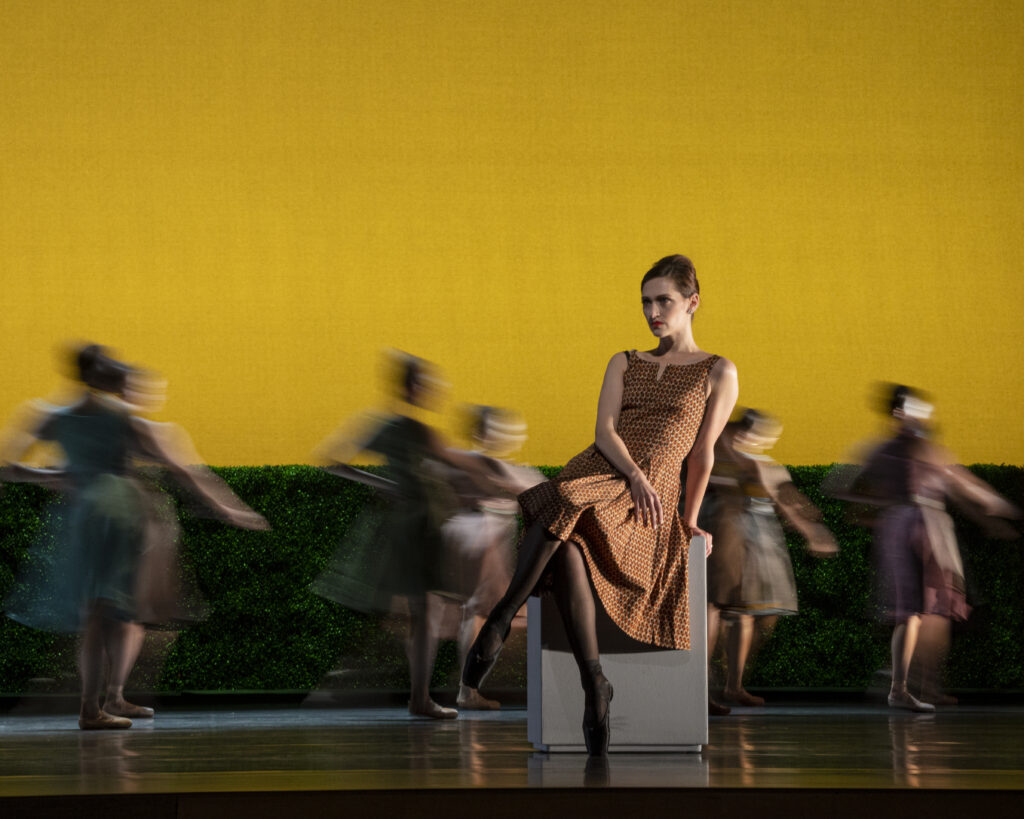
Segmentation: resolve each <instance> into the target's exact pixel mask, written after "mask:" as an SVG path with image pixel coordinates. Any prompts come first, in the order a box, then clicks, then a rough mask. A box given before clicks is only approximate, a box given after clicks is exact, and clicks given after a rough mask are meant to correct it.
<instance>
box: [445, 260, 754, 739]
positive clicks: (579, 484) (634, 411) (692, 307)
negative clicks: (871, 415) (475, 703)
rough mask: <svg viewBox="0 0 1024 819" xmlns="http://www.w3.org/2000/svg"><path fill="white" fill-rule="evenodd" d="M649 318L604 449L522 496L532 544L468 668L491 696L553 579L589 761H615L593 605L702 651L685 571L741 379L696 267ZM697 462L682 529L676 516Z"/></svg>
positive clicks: (675, 267)
mask: <svg viewBox="0 0 1024 819" xmlns="http://www.w3.org/2000/svg"><path fill="white" fill-rule="evenodd" d="M640 292H641V303H642V305H643V313H644V318H645V319H646V320H647V323H648V326H649V327H650V330H651V332H652V333H653V334H654V336H655V338H657V339H658V345H657V347H655V348H654V349H653V350H651V351H649V352H644V353H640V352H637V351H636V350H633V351H630V352H628V353H616V354H615V355H614V356H613V357H612V359H611V361H610V362H609V364H608V369H607V371H606V372H605V377H604V383H603V385H602V387H601V395H600V398H599V400H598V405H597V427H596V431H595V441H594V444H593V445H592V446H590V447H588V448H587V449H586V450H584V451H583V452H582V453H580V454H579V455H577V456H576V457H575V458H573V459H572V460H571V461H569V463H568V464H566V466H565V468H564V469H563V470H562V472H561V473H560V474H559V475H558V477H557V478H554V479H553V480H551V481H546V482H544V483H542V484H539V485H538V486H535V487H533V488H532V489H529V490H527V491H526V492H524V493H522V494H521V495H520V496H519V503H520V506H521V507H522V509H523V517H524V519H525V522H526V533H525V535H524V537H523V541H522V544H521V546H520V550H519V560H518V563H517V566H516V570H515V574H514V575H513V577H512V582H511V584H510V585H509V588H508V591H506V592H505V596H504V597H503V598H502V600H501V602H499V603H498V605H497V606H496V607H495V608H494V610H493V611H492V612H491V614H490V616H489V617H488V618H487V621H486V622H485V623H484V626H483V628H482V629H481V630H480V634H479V635H478V636H477V639H476V642H475V643H474V644H473V648H472V649H471V650H470V652H469V656H468V657H467V659H466V665H465V667H464V669H463V673H462V682H463V684H464V685H465V686H466V687H467V688H470V689H478V688H479V687H480V684H481V683H482V681H483V679H484V677H486V675H487V673H488V672H489V671H490V669H491V667H492V666H493V665H494V661H495V660H496V659H497V656H498V653H499V651H500V650H501V647H502V644H503V643H504V640H505V637H506V635H507V634H508V631H509V625H510V623H511V622H512V618H513V617H514V616H515V613H516V612H517V611H518V610H519V607H520V606H522V604H523V603H524V602H525V600H526V598H527V597H528V596H529V595H530V594H531V593H532V592H533V590H534V588H535V587H536V586H537V584H538V582H539V581H541V579H542V578H545V575H546V574H547V575H549V577H548V578H546V579H549V580H550V582H551V584H552V587H553V590H554V594H555V600H556V602H557V605H558V609H559V613H560V614H561V617H562V622H563V623H564V625H565V629H566V632H567V634H568V637H569V644H570V645H571V647H572V651H573V655H574V656H575V658H576V662H577V665H578V666H579V670H580V679H581V682H582V684H583V690H584V693H585V707H584V712H583V737H584V741H585V743H586V746H587V752H588V753H589V754H591V755H594V756H600V755H603V754H604V753H606V751H607V749H608V743H609V728H608V705H609V702H610V701H611V698H612V686H611V683H610V682H608V680H607V679H606V678H605V676H604V674H603V673H602V672H601V664H600V661H599V657H598V646H597V631H596V623H595V604H594V592H596V593H597V596H598V597H599V598H600V599H601V603H602V605H603V606H604V608H605V610H606V611H607V612H608V614H609V615H610V616H611V618H612V620H614V621H615V623H616V624H617V625H618V626H619V628H621V629H622V630H623V631H625V632H626V633H627V634H628V635H629V636H631V637H633V638H634V639H636V640H639V641H641V642H645V643H651V644H654V645H658V646H663V647H666V648H676V649H688V648H689V647H690V632H689V609H688V600H687V584H686V566H687V559H686V558H687V550H688V547H689V541H690V538H691V537H692V536H693V535H695V534H699V535H704V536H705V537H706V538H707V544H708V545H707V548H708V553H709V554H710V551H711V535H710V534H708V533H707V532H704V531H702V530H700V529H698V528H697V513H698V511H699V510H700V503H701V499H702V498H703V497H704V491H705V489H706V487H707V483H708V477H709V475H710V474H711V466H712V464H713V462H714V445H715V440H716V439H717V438H718V435H719V433H721V431H722V429H723V427H724V426H725V424H726V422H727V421H728V419H729V415H730V413H731V412H732V408H733V406H734V404H735V403H736V395H737V392H738V389H739V388H738V384H737V377H736V368H735V366H734V365H733V364H732V363H731V362H730V361H728V360H726V359H724V358H721V357H719V356H717V355H709V354H708V353H705V352H704V351H702V350H701V349H700V348H699V347H698V346H697V343H696V342H695V341H694V338H693V327H692V322H693V314H694V312H695V311H696V310H697V308H698V306H699V305H700V288H699V285H698V282H697V274H696V271H695V270H694V267H693V264H692V262H690V260H689V259H687V258H686V257H685V256H667V257H665V258H664V259H661V260H660V261H658V262H657V263H655V265H654V267H652V268H651V269H650V270H649V271H648V272H647V274H646V275H645V276H644V278H643V281H642V282H641V288H640ZM684 460H686V461H687V479H686V497H685V504H684V506H683V510H684V511H683V516H682V519H680V516H679V514H678V512H677V511H676V508H677V504H678V501H679V494H680V492H681V486H680V478H679V475H680V471H681V468H682V462H683V461H684Z"/></svg>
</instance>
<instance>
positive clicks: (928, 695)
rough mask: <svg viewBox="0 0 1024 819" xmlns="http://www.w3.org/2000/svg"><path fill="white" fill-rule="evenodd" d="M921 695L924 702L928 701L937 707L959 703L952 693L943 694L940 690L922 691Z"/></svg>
mask: <svg viewBox="0 0 1024 819" xmlns="http://www.w3.org/2000/svg"><path fill="white" fill-rule="evenodd" d="M921 697H922V699H923V700H924V701H925V702H930V703H932V704H933V705H935V706H939V707H942V706H950V705H959V704H960V700H958V699H957V698H956V697H954V696H953V695H952V694H944V693H942V692H941V691H922V692H921Z"/></svg>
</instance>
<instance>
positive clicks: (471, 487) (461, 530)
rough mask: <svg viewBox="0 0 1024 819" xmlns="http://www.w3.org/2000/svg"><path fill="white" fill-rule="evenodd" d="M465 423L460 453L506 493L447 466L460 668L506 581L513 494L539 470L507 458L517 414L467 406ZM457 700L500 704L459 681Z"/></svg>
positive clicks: (520, 432)
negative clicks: (456, 507)
mask: <svg viewBox="0 0 1024 819" xmlns="http://www.w3.org/2000/svg"><path fill="white" fill-rule="evenodd" d="M470 425H471V430H470V436H471V438H472V440H473V444H474V446H475V449H474V450H473V451H471V452H468V453H465V454H466V455H467V456H469V457H472V458H475V459H476V460H477V461H478V462H479V464H480V466H481V468H482V469H484V470H486V471H487V473H488V474H490V475H493V476H494V478H495V479H497V480H500V481H501V482H502V483H503V484H504V485H505V486H506V487H507V491H505V492H502V493H500V494H496V493H494V492H484V491H483V490H482V489H481V488H480V484H479V482H478V481H475V480H473V479H472V477H471V476H466V475H465V473H459V472H458V471H456V470H452V474H451V478H452V482H453V484H454V486H455V487H456V490H457V492H458V495H459V498H460V501H461V503H462V506H463V508H462V510H461V511H459V512H458V513H457V514H455V515H454V516H452V517H451V518H450V519H449V520H448V521H447V522H446V523H445V524H444V527H443V530H444V536H445V539H446V540H447V542H448V544H449V547H450V548H449V552H450V559H451V560H453V561H454V562H455V563H456V566H457V568H458V572H459V575H460V577H461V578H462V585H463V588H464V589H465V596H466V602H465V603H464V604H463V606H462V620H461V623H460V625H459V633H458V643H459V661H460V668H461V667H462V666H463V665H465V662H466V656H467V654H468V652H469V647H470V645H471V644H472V642H473V640H474V639H475V638H476V635H477V634H478V633H479V631H480V628H481V626H482V625H483V622H484V617H485V616H486V615H487V614H488V612H490V611H491V609H492V608H494V606H495V605H497V603H498V601H499V600H500V599H501V595H502V593H503V592H504V591H505V589H506V588H507V587H508V584H509V581H510V580H511V579H512V564H513V562H514V553H515V538H516V534H517V531H518V523H517V521H516V515H517V513H518V512H519V502H518V501H517V500H516V495H518V494H519V493H520V492H525V491H526V490H527V489H529V488H530V487H532V486H536V485H537V484H538V483H541V482H542V481H543V480H544V476H543V475H542V474H541V473H540V471H539V470H537V469H534V468H532V467H528V466H523V465H520V464H516V463H513V462H512V461H511V460H510V458H511V457H512V456H513V455H515V453H516V452H517V451H518V450H519V448H520V447H521V446H522V444H523V442H524V441H525V440H526V424H525V423H524V422H523V420H522V419H521V418H520V417H519V416H518V415H517V414H515V413H514V412H511V411H509V410H506V409H502V408H500V407H487V406H474V407H471V408H470ZM462 476H465V477H464V478H463V477H462ZM467 479H468V480H467ZM457 704H458V706H459V708H464V709H467V710H494V709H497V708H499V707H500V704H499V703H498V702H497V701H496V700H492V699H488V698H487V697H484V696H483V695H482V694H480V692H479V691H477V690H476V689H473V688H467V687H466V686H465V685H461V684H460V686H459V696H458V700H457Z"/></svg>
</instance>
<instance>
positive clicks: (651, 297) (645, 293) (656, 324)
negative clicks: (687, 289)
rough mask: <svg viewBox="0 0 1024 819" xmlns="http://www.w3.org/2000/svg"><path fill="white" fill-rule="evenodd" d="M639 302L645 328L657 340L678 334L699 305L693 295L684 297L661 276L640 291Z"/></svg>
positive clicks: (697, 299) (671, 283) (696, 297)
mask: <svg viewBox="0 0 1024 819" xmlns="http://www.w3.org/2000/svg"><path fill="white" fill-rule="evenodd" d="M640 302H641V304H642V305H643V308H644V318H645V319H647V326H648V327H650V328H651V332H652V333H654V335H655V336H656V337H657V338H662V337H664V336H670V335H673V334H674V333H678V332H679V331H680V330H682V329H683V328H684V327H685V326H686V325H687V324H689V322H690V319H691V318H692V313H693V311H694V310H696V309H697V305H698V304H699V303H700V297H699V296H698V295H697V294H696V293H695V294H694V295H692V296H690V297H689V298H687V297H685V296H684V295H683V294H682V293H680V292H679V290H678V289H677V288H676V286H675V283H674V282H673V281H672V279H670V278H668V277H667V276H662V277H660V278H657V279H651V280H650V281H649V282H647V284H645V285H644V286H643V288H642V289H641V290H640Z"/></svg>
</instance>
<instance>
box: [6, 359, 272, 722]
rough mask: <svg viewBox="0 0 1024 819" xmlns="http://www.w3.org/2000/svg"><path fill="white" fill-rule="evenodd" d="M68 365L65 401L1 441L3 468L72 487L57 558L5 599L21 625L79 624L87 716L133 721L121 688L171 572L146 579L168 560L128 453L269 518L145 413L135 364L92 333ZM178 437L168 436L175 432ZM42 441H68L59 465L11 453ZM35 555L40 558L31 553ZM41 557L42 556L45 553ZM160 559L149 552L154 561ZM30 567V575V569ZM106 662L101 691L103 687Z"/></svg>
mask: <svg viewBox="0 0 1024 819" xmlns="http://www.w3.org/2000/svg"><path fill="white" fill-rule="evenodd" d="M75 367H76V369H77V372H78V377H79V380H80V381H81V382H82V384H83V386H84V388H85V389H84V393H83V394H82V395H81V397H80V398H79V399H78V400H76V401H74V402H73V403H71V404H70V405H68V406H59V407H55V406H50V405H45V406H44V405H38V406H36V407H35V408H34V409H33V411H32V413H31V415H32V418H31V421H30V422H29V423H27V424H24V425H23V427H22V429H21V430H20V432H19V433H18V434H17V435H16V437H14V439H13V440H12V441H11V442H10V443H9V445H8V447H7V450H6V451H5V453H4V459H3V460H4V462H5V463H6V464H7V466H5V467H4V469H3V470H2V477H3V479H5V480H18V481H29V482H38V483H50V484H52V483H53V482H54V480H59V481H60V482H61V485H62V486H63V487H64V488H65V489H66V490H67V491H68V493H69V495H70V505H69V508H68V511H67V513H66V519H65V524H64V527H63V529H62V530H61V531H60V532H59V533H58V543H57V546H56V552H55V555H56V560H55V563H54V564H53V568H52V570H51V571H50V572H49V573H45V572H44V573H43V574H42V575H41V576H39V577H37V578H36V579H37V580H38V583H37V584H36V587H35V588H33V589H32V590H31V591H30V592H29V593H28V594H27V595H25V596H24V599H19V598H18V595H17V594H15V595H13V596H12V598H11V599H9V600H8V601H7V604H6V607H7V609H8V615H9V616H11V617H12V618H14V619H16V620H19V621H21V622H23V623H25V624H26V625H30V626H35V627H39V628H46V629H49V630H54V631H74V630H79V629H81V630H84V634H83V637H82V646H81V654H80V665H81V673H82V707H81V715H80V718H79V725H80V726H81V727H82V728H86V729H94V728H129V727H131V724H132V723H131V720H130V719H128V718H127V717H136V718H138V717H151V716H152V715H153V711H152V709H149V708H143V707H142V706H137V705H133V704H132V703H130V702H128V701H126V700H125V699H124V684H125V681H126V680H127V678H128V674H129V672H130V671H131V669H132V667H133V666H134V664H135V660H136V659H137V657H138V654H139V650H140V648H141V646H142V638H143V626H142V624H141V623H140V622H139V621H140V620H149V618H150V616H151V615H152V614H153V612H159V611H161V610H166V606H165V602H166V601H160V600H158V599H156V598H158V597H160V596H161V595H162V594H165V592H166V589H167V588H172V587H173V582H174V581H173V578H164V583H163V584H162V583H160V582H156V583H154V582H152V581H153V580H154V578H153V569H154V565H160V566H166V561H165V558H166V555H165V554H162V548H163V546H165V545H166V544H156V543H155V542H154V537H153V530H154V528H155V527H154V524H155V521H154V520H153V517H152V516H153V507H152V505H151V503H150V499H149V497H148V496H147V493H146V490H145V489H143V488H142V486H141V485H140V483H139V482H138V480H136V479H135V478H134V477H132V461H133V459H145V460H147V461H156V462H157V463H160V464H162V465H163V466H165V467H167V468H168V469H169V471H170V474H171V475H172V476H173V477H174V478H175V479H176V480H177V481H178V482H179V483H181V484H182V485H183V486H184V487H186V488H187V489H189V490H190V491H192V492H193V493H194V494H196V495H197V496H198V497H199V499H200V500H202V502H203V503H204V504H205V505H207V506H209V507H210V508H211V509H212V510H213V511H215V512H216V513H217V514H218V515H220V516H221V517H222V518H223V519H224V520H225V522H227V523H230V524H232V525H234V526H240V527H243V528H248V529H266V528H267V522H266V521H265V520H264V519H263V518H262V517H261V516H260V515H258V514H257V513H255V512H253V511H252V510H251V509H250V508H249V507H248V506H246V505H245V504H244V503H242V502H241V501H240V500H239V499H238V498H237V497H235V495H234V493H232V492H231V490H230V489H228V487H227V485H226V484H224V483H223V481H221V480H220V479H219V478H217V477H216V476H215V475H213V474H212V473H211V472H209V471H208V470H205V469H202V468H199V467H196V466H195V465H194V464H195V460H194V459H192V458H188V459H187V460H183V459H182V458H181V457H180V456H179V454H178V453H179V450H181V451H184V452H189V453H191V452H192V451H193V450H192V449H191V446H190V445H189V443H188V442H187V439H186V438H185V436H184V433H183V432H182V431H181V430H180V428H173V429H172V428H171V427H170V425H167V424H156V423H153V422H150V421H147V420H145V419H143V418H140V417H139V416H138V415H137V414H136V409H137V407H136V405H135V404H133V403H131V400H132V399H133V398H134V397H135V393H134V391H133V385H137V384H138V383H139V378H140V374H139V373H137V372H136V371H134V370H132V369H131V368H130V367H128V366H127V365H125V364H122V363H121V362H119V361H117V360H115V359H113V358H112V357H111V356H110V355H109V354H108V352H107V351H106V350H105V349H104V348H102V347H99V346H98V345H88V346H84V347H82V348H81V349H80V350H78V352H77V355H76V359H75ZM175 438H176V439H177V444H172V443H171V441H172V439H175ZM37 441H52V442H55V443H56V444H58V445H59V446H60V448H61V449H62V450H63V452H64V455H65V458H66V464H65V466H64V467H63V469H61V470H56V471H55V470H42V469H35V468H32V467H29V466H25V465H23V464H21V463H18V461H19V459H21V458H22V457H24V455H25V454H26V453H27V452H28V450H29V449H30V448H31V447H32V446H33V445H34V444H35V443H36V442H37ZM33 558H37V559H39V562H38V564H36V563H34V560H33ZM40 558H41V559H40ZM154 561H155V563H154ZM44 565H46V563H45V556H42V555H30V558H29V561H28V563H27V564H26V568H27V569H28V570H29V571H30V572H32V571H42V570H41V569H40V566H44ZM30 577H31V575H30ZM105 668H106V669H107V687H106V699H105V701H104V704H103V708H102V709H101V708H100V704H99V696H100V689H101V687H102V682H103V675H104V669H105Z"/></svg>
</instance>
